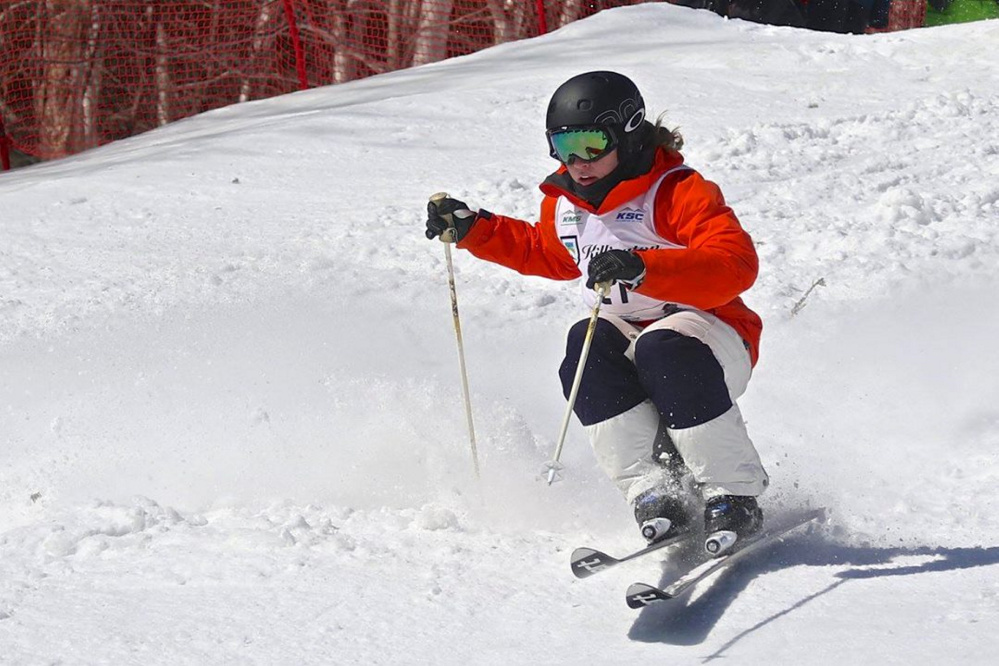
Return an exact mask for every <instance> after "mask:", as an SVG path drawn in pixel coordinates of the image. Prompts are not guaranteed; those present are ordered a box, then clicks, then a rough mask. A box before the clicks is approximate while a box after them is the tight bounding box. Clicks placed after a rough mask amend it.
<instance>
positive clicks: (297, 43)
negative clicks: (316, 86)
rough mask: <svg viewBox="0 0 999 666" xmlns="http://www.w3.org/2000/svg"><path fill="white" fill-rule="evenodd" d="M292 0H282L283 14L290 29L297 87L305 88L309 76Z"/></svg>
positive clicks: (307, 84)
mask: <svg viewBox="0 0 999 666" xmlns="http://www.w3.org/2000/svg"><path fill="white" fill-rule="evenodd" d="M292 2H293V0H284V15H285V18H287V19H288V28H289V29H290V30H291V46H292V48H293V49H295V71H296V72H298V87H299V89H301V90H306V89H308V87H309V77H308V75H307V74H306V72H305V51H304V50H303V49H302V36H301V35H300V34H299V33H298V22H297V21H295V8H294V7H293V6H292Z"/></svg>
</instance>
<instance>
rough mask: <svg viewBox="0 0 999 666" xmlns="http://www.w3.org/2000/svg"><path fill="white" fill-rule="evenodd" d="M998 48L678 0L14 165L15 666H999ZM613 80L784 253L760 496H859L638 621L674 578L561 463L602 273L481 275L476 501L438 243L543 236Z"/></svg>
mask: <svg viewBox="0 0 999 666" xmlns="http://www.w3.org/2000/svg"><path fill="white" fill-rule="evenodd" d="M997 43H999V22H982V23H975V24H966V25H960V26H949V27H943V28H936V29H927V30H917V31H909V32H903V33H894V34H884V35H873V36H842V35H832V34H821V33H810V32H807V31H800V30H793V29H787V28H776V27H769V26H761V25H755V24H750V23H745V22H741V21H726V20H723V19H719V18H718V17H716V16H714V15H713V14H710V13H707V12H698V11H693V10H687V9H684V8H680V7H674V6H670V5H665V4H650V5H644V6H636V7H631V8H625V9H619V10H612V11H607V12H603V13H601V14H599V15H597V16H596V17H594V18H592V19H588V20H585V21H580V22H577V23H574V24H572V25H570V26H568V27H566V28H565V29H563V30H560V31H558V32H556V33H553V34H551V35H548V36H545V37H542V38H538V39H534V40H530V41H525V42H518V43H513V44H506V45H503V46H500V47H497V48H494V49H491V50H488V51H485V52H482V53H479V54H475V55H472V56H469V57H465V58H459V59H454V60H451V61H446V62H443V63H437V64H434V65H430V66H425V67H421V68H418V69H413V70H407V71H401V72H394V73H390V74H386V75H382V76H377V77H374V78H371V79H367V80H363V81H358V82H354V83H350V84H346V85H341V86H334V87H328V88H322V89H316V90H311V91H306V92H301V93H296V94H293V95H288V96H285V97H282V98H277V99H273V100H267V101H262V102H254V103H249V104H243V105H239V106H235V107H231V108H226V109H221V110H218V111H214V112H211V113H206V114H203V115H201V116H198V117H195V118H191V119H188V120H184V121H181V122H178V123H175V124H173V125H170V126H168V127H165V128H163V129H161V130H158V131H155V132H151V133H148V134H146V135H143V136H139V137H135V138H132V139H129V140H126V141H122V142H119V143H117V144H114V145H110V146H107V147H104V148H101V149H98V150H95V151H92V152H89V153H86V154H83V155H80V156H77V157H74V158H70V159H66V160H62V161H60V162H54V163H50V164H45V165H38V166H35V167H31V168H28V169H24V170H21V171H17V172H13V173H8V174H3V175H0V201H2V210H3V216H2V220H3V222H2V225H0V438H2V442H3V446H2V448H0V661H2V662H3V663H5V664H42V663H44V664H54V663H65V664H82V663H88V664H89V663H114V664H209V663H211V664H216V663H218V664H220V663H241V664H275V663H282V664H355V663H369V664H421V663H425V664H465V663H474V664H511V663H513V664H531V663H544V664H574V663H603V664H618V663H636V662H638V661H639V660H647V661H650V660H654V661H656V662H669V663H701V662H706V661H710V660H713V659H715V658H729V659H731V660H733V661H734V662H736V663H740V664H765V663H774V661H776V662H777V663H794V662H798V663H809V664H837V665H838V664H843V663H873V662H881V663H889V664H935V663H963V664H977V663H981V664H984V663H991V658H992V657H993V656H994V653H995V649H996V645H997V643H996V640H997V639H996V638H995V636H996V635H997V630H999V577H997V575H996V573H997V569H996V566H997V565H999V543H997V537H999V517H997V516H999V513H997V512H996V510H995V506H994V505H995V501H994V499H995V493H996V488H997V484H999V407H997V402H996V400H997V397H999V351H997V347H996V344H995V331H997V330H999V289H997V287H999V270H997V267H999V237H997V235H999V231H997V230H999V224H997V222H999V62H997V61H996V60H995V58H994V57H993V52H994V50H995V49H994V48H991V47H990V45H995V44H997ZM593 68H609V69H615V70H618V71H622V72H624V73H626V74H628V75H630V76H632V78H634V79H635V80H636V82H637V83H638V84H639V86H640V87H641V88H642V90H643V92H644V93H645V96H646V100H647V101H648V103H649V104H650V106H651V107H652V110H653V111H654V112H655V113H658V112H662V111H665V112H667V114H668V116H667V118H668V120H667V122H668V124H670V125H671V126H672V125H678V126H679V127H680V128H681V131H682V132H683V133H684V136H685V138H686V140H687V148H686V149H685V154H686V156H687V159H688V162H689V163H690V164H691V165H693V166H695V167H696V168H698V169H700V170H701V171H702V173H704V174H705V175H706V176H707V177H708V178H710V179H712V180H715V181H716V182H718V183H719V184H720V185H721V186H722V188H723V190H724V191H725V193H726V195H727V197H728V199H729V201H730V203H731V204H732V205H733V207H734V208H735V210H736V211H737V213H738V214H739V216H740V218H741V220H742V221H743V223H744V225H745V226H746V227H747V228H748V229H749V230H750V231H751V233H752V234H753V236H754V238H755V239H756V241H757V242H758V244H759V251H760V255H761V259H762V271H761V276H760V279H759V281H758V282H757V284H756V286H755V287H754V288H753V289H752V290H751V291H750V292H749V294H748V296H747V300H748V302H749V303H750V305H752V306H753V307H754V308H756V309H757V310H758V311H759V312H760V313H761V314H762V315H763V316H764V319H765V322H766V331H765V336H764V340H763V348H762V359H761V362H760V364H759V366H758V367H757V369H756V374H755V377H754V379H753V382H752V383H751V385H750V389H749V391H748V393H747V395H746V396H745V397H744V399H743V400H742V401H741V405H742V408H743V412H744V414H745V415H746V416H747V419H748V421H749V427H750V430H751V434H752V435H753V437H754V439H755V441H756V442H757V445H758V448H759V449H760V452H761V455H762V457H763V459H764V462H765V463H766V465H767V467H768V469H769V471H770V473H771V476H772V480H773V486H772V489H771V491H770V492H769V493H768V494H767V495H766V496H765V497H764V499H765V502H764V506H765V509H766V510H767V511H768V512H769V513H770V514H771V515H780V514H781V513H783V512H786V511H789V510H790V509H793V508H795V507H799V506H803V505H813V506H817V505H824V506H827V507H829V509H830V510H831V513H832V518H831V520H830V522H829V524H828V525H826V526H824V527H822V528H821V529H818V530H815V531H813V532H812V533H802V534H798V535H796V536H795V537H793V538H790V539H789V540H788V541H787V542H785V543H784V544H781V545H780V546H778V547H776V548H774V549H773V550H772V551H771V555H770V556H769V557H755V558H752V559H751V561H749V562H746V563H745V564H743V565H740V566H738V567H735V568H733V569H732V570H731V571H730V572H728V573H726V574H723V575H721V576H720V577H718V578H717V579H714V580H713V581H712V584H710V585H702V586H700V587H699V588H698V589H696V590H695V591H694V593H693V594H692V595H691V596H690V597H688V598H686V599H685V600H683V601H680V602H677V603H675V604H672V605H660V606H658V607H650V608H649V609H647V610H645V611H643V612H641V613H636V612H634V611H631V610H629V609H628V608H627V607H626V606H625V604H624V590H625V589H626V587H627V585H628V584H629V583H631V582H634V581H644V582H649V583H657V582H659V579H660V577H661V575H662V569H661V565H660V564H659V563H657V562H656V561H655V560H654V559H647V560H645V561H639V562H635V563H630V564H629V565H627V566H622V567H620V568H618V569H615V570H613V571H608V572H606V573H605V574H602V575H600V576H597V577H595V578H592V579H588V580H584V581H577V580H575V579H574V578H573V577H572V575H571V573H570V571H569V567H568V557H569V553H570V552H571V550H572V549H573V548H574V547H575V546H579V545H593V546H598V547H601V548H603V549H606V550H608V551H609V552H612V553H623V552H626V551H628V550H630V549H631V548H634V547H636V546H637V545H638V541H639V536H638V534H637V531H636V530H635V528H634V525H633V524H632V523H631V519H630V517H629V515H628V510H627V507H626V506H624V503H623V501H622V500H621V499H620V498H619V497H618V495H617V493H616V491H615V490H614V489H613V488H612V487H611V486H610V483H609V482H608V481H607V480H606V479H605V478H603V476H602V475H601V474H600V472H599V471H598V470H596V469H595V466H594V462H593V460H592V454H591V453H590V452H589V450H588V447H587V445H586V443H585V440H584V438H583V435H582V431H581V429H580V428H579V426H578V424H576V423H575V422H573V424H572V426H571V427H570V430H569V437H568V441H567V443H566V447H565V451H564V454H563V461H564V462H565V464H566V470H565V477H566V478H565V480H564V481H562V482H560V483H557V484H555V485H554V486H552V487H548V486H546V485H545V484H544V482H543V481H542V480H541V479H540V477H539V473H540V471H541V469H542V467H543V464H544V462H545V461H546V460H547V459H548V458H550V456H551V454H552V451H553V449H554V441H555V437H556V435H557V429H558V425H559V423H560V419H561V415H562V411H563V409H564V401H563V400H562V398H561V396H560V388H559V385H558V380H557V376H556V369H557V367H558V364H559V362H560V361H561V354H562V345H563V334H564V331H565V330H566V328H567V327H568V326H569V325H570V324H572V323H573V322H574V321H576V320H577V319H581V318H583V317H585V316H586V315H587V314H588V313H587V312H586V311H585V310H583V309H582V306H581V305H580V304H579V302H578V294H577V291H576V289H577V286H576V285H575V284H561V283H553V282H547V281H544V280H540V279H536V278H522V277H520V276H518V275H516V274H514V273H512V272H510V271H506V270H505V269H502V268H499V267H497V266H493V265H489V264H486V263H484V262H479V261H476V260H474V259H473V258H472V257H470V256H469V255H467V254H465V253H463V252H457V253H456V254H455V264H456V265H455V270H456V274H457V289H458V298H459V305H460V308H461V317H462V320H461V321H462V330H463V334H464V340H465V349H466V354H467V361H468V372H469V381H470V385H471V390H472V401H473V407H474V415H475V424H476V432H477V436H478V445H479V455H480V457H481V463H482V478H481V480H476V478H475V476H474V474H473V472H472V465H471V456H470V452H469V441H468V436H467V432H466V427H465V417H464V407H463V403H462V397H461V388H460V381H459V376H458V370H457V357H456V351H455V343H454V331H453V326H452V319H451V315H450V305H449V301H448V294H447V283H446V275H445V263H444V256H443V251H442V249H441V245H440V244H439V243H436V242H428V241H427V240H426V239H425V238H424V237H423V217H424V207H425V202H426V200H427V197H428V196H429V195H430V194H432V193H434V192H437V191H441V190H446V191H449V192H451V193H452V194H453V195H455V196H459V197H461V198H463V199H464V200H466V201H468V202H469V203H471V204H473V205H476V206H482V207H485V208H487V209H490V210H494V211H497V212H503V213H507V214H512V215H515V216H520V217H523V218H527V219H535V215H536V210H537V206H538V203H539V202H540V193H539V192H538V190H537V188H536V184H537V183H538V182H540V180H541V179H542V178H543V177H544V176H545V175H546V174H547V173H548V172H549V171H550V170H551V169H552V168H553V166H554V163H553V162H552V161H551V160H550V158H548V156H547V153H546V150H545V146H544V139H543V134H542V131H543V117H544V109H545V107H546V105H547V100H548V98H549V96H550V94H551V92H552V91H553V90H554V89H555V87H557V86H558V84H559V83H561V82H562V81H563V80H565V79H566V78H568V77H569V76H571V75H573V74H576V73H579V72H580V71H585V70H587V69H593ZM820 280H821V283H819V281H820ZM817 283H818V284H817ZM813 285H814V288H813V289H812V290H811V292H808V293H807V296H806V292H807V290H808V289H809V288H810V287H813Z"/></svg>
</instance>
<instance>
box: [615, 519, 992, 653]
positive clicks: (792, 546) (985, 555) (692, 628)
mask: <svg viewBox="0 0 999 666" xmlns="http://www.w3.org/2000/svg"><path fill="white" fill-rule="evenodd" d="M766 552H768V553H771V558H770V559H769V560H768V559H766V557H765V555H766V553H764V552H761V553H757V554H755V555H753V556H752V557H750V558H748V559H747V560H745V561H743V562H740V563H738V564H734V565H733V566H732V567H731V568H729V569H726V570H724V571H722V572H720V573H719V574H718V575H717V576H716V577H715V579H714V580H713V581H712V582H711V584H710V587H709V588H708V589H707V590H705V591H704V593H703V594H701V595H700V596H699V597H697V599H694V600H692V595H691V594H689V593H688V594H686V595H684V596H683V597H680V598H679V599H676V600H674V601H670V602H664V603H658V604H653V605H651V606H648V607H647V608H645V609H643V610H642V611H641V612H640V613H639V615H638V618H637V619H636V620H635V623H634V624H633V625H632V627H631V630H630V631H629V633H628V636H629V638H631V639H632V640H635V641H641V642H647V643H667V644H670V645H699V644H700V643H702V642H703V641H704V640H705V639H706V638H707V636H708V634H710V633H711V630H712V629H713V628H714V626H715V625H716V624H717V622H718V620H719V619H720V618H721V616H722V615H723V614H724V612H725V610H726V609H727V608H728V607H729V605H731V603H732V602H733V601H734V600H735V599H736V597H738V596H739V594H740V593H741V592H742V591H743V590H744V589H746V587H747V586H748V585H749V584H750V582H751V581H752V580H753V579H754V578H755V577H756V576H759V575H763V574H766V573H768V572H772V571H777V570H779V569H784V568H787V567H793V566H813V567H834V566H841V565H848V566H851V567H852V568H849V569H846V570H844V571H840V572H838V573H836V574H834V576H833V577H834V578H836V580H835V581H833V582H832V583H830V584H829V585H828V586H826V587H825V588H824V589H822V590H819V591H818V592H814V593H812V594H809V595H807V596H805V597H802V598H801V599H800V600H798V601H796V602H795V603H793V604H791V605H790V606H788V607H787V608H785V609H783V610H781V611H780V612H777V613H774V614H773V615H771V616H770V617H768V618H766V619H765V620H762V621H760V622H758V623H757V624H755V625H754V626H752V627H749V628H748V629H746V630H745V631H742V632H741V633H739V634H737V635H736V636H734V637H733V638H732V639H730V640H729V641H727V642H726V643H725V644H724V645H722V646H721V647H720V648H718V650H717V651H716V652H715V653H714V654H712V655H710V656H708V657H706V658H705V659H704V661H705V662H707V661H711V660H713V659H717V658H720V657H722V656H723V654H724V652H726V651H727V650H728V649H729V648H731V647H732V646H733V645H735V644H736V643H737V642H739V641H740V640H742V639H743V638H744V637H746V636H748V635H750V634H752V633H753V632H755V631H757V630H759V629H762V628H763V627H765V626H767V625H768V624H770V623H772V622H774V621H776V620H778V619H780V618H781V617H783V616H785V615H788V614H790V613H792V612H794V611H795V610H797V609H799V608H801V607H803V606H805V605H806V604H808V603H810V602H811V601H813V600H815V599H817V598H819V597H821V596H824V595H826V594H828V593H830V592H832V591H833V590H835V589H836V588H838V587H839V586H841V585H843V584H845V583H847V582H849V581H851V580H856V579H866V578H880V577H887V576H912V575H917V574H923V573H933V572H942V571H955V570H959V569H970V568H974V567H983V566H989V565H994V564H999V546H996V547H989V548H931V547H917V548H872V547H851V546H843V545H838V544H835V543H830V542H827V541H824V540H822V538H821V536H819V535H810V536H803V537H798V538H793V537H792V538H789V539H786V540H785V541H784V542H783V543H778V544H774V545H773V546H771V547H770V548H768V549H767V551H766ZM919 556H922V557H933V558H935V559H933V560H932V561H929V562H925V563H922V564H916V565H905V566H891V565H892V560H894V559H895V558H897V557H919ZM675 575H676V572H675V571H673V570H670V569H668V568H667V569H666V570H665V572H664V574H663V577H662V580H661V581H660V585H661V586H665V585H668V584H669V583H670V582H672V580H674V577H675Z"/></svg>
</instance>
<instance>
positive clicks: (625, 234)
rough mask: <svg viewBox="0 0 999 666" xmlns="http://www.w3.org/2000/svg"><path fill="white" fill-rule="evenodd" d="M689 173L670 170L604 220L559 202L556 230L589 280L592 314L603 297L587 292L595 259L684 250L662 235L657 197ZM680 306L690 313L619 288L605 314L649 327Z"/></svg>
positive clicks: (612, 293)
mask: <svg viewBox="0 0 999 666" xmlns="http://www.w3.org/2000/svg"><path fill="white" fill-rule="evenodd" d="M689 168H690V167H688V166H683V165H681V166H678V167H674V168H672V169H670V170H669V171H667V172H666V173H664V174H663V175H662V176H660V178H659V179H658V180H657V181H656V182H655V184H654V185H653V186H652V187H651V188H649V190H648V191H647V192H646V193H645V194H644V195H641V196H638V197H636V198H634V199H632V200H631V201H628V202H627V203H625V204H624V205H622V206H620V207H618V208H615V209H613V210H610V211H607V212H606V213H604V214H602V215H596V214H594V213H590V212H588V211H586V210H583V209H581V208H577V207H576V206H574V205H573V204H572V202H570V201H569V200H568V199H567V198H566V197H559V199H558V201H557V202H556V204H555V230H556V231H557V233H558V237H559V240H561V241H562V244H563V245H565V247H566V249H567V250H569V253H570V254H571V255H572V256H573V258H574V259H575V260H576V265H577V266H579V270H580V272H581V273H582V274H583V280H582V281H581V282H580V286H581V288H582V295H583V302H585V303H586V306H587V307H588V308H590V309H592V308H593V306H594V305H596V300H597V292H595V291H594V290H592V289H587V288H586V275H587V268H588V267H589V265H590V259H592V258H593V257H595V256H597V255H598V254H600V253H601V252H606V251H607V250H631V251H634V250H670V249H674V250H675V249H682V248H683V247H684V246H683V245H677V244H675V243H671V242H670V241H668V240H666V239H665V238H663V237H662V236H660V235H659V234H658V233H656V225H655V218H654V215H655V200H656V192H657V191H659V186H660V185H661V184H662V182H663V179H665V178H666V176H668V175H670V174H671V173H674V172H675V171H679V170H682V169H689ZM674 306H680V307H689V306H684V304H683V303H672V302H669V301H661V300H659V299H656V298H650V297H648V296H643V295H642V294H639V293H636V292H633V291H629V290H628V289H627V287H625V286H624V285H623V284H621V283H620V282H618V283H617V284H615V285H614V286H613V287H611V291H610V294H609V296H608V298H605V299H604V302H603V304H602V305H601V310H602V311H603V312H607V313H609V314H613V315H617V316H618V317H621V318H622V319H624V320H626V321H643V320H651V319H659V318H661V317H662V316H663V315H664V314H665V313H666V312H667V311H671V310H673V309H674Z"/></svg>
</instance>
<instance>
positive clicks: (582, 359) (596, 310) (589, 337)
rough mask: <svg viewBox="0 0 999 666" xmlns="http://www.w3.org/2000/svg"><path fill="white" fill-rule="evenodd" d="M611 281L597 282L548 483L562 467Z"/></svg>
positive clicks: (549, 464)
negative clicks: (566, 444) (568, 433)
mask: <svg viewBox="0 0 999 666" xmlns="http://www.w3.org/2000/svg"><path fill="white" fill-rule="evenodd" d="M610 287H611V283H610V282H598V283H597V302H596V304H595V305H594V306H593V313H592V314H591V315H590V323H589V325H588V326H587V327H586V337H585V338H584V339H583V349H582V350H581V351H580V352H579V364H578V365H577V366H576V376H575V377H573V379H572V389H571V390H570V391H569V402H568V404H566V406H565V415H564V416H563V417H562V428H561V429H560V430H559V433H558V443H557V444H556V445H555V457H554V458H552V460H551V461H550V462H549V463H548V465H547V467H548V485H549V486H550V485H552V482H553V481H554V480H555V475H556V474H557V473H558V470H559V468H560V465H559V462H558V459H559V458H560V457H561V455H562V445H563V444H564V443H565V433H566V432H567V431H568V430H569V419H570V418H572V408H573V407H574V406H575V404H576V394H577V393H579V384H580V382H581V381H582V379H583V368H585V367H586V357H587V356H588V355H589V354H590V343H591V342H593V331H595V330H596V328H597V319H599V316H600V304H601V302H602V301H603V300H604V298H605V297H606V296H607V294H608V293H609V292H610Z"/></svg>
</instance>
